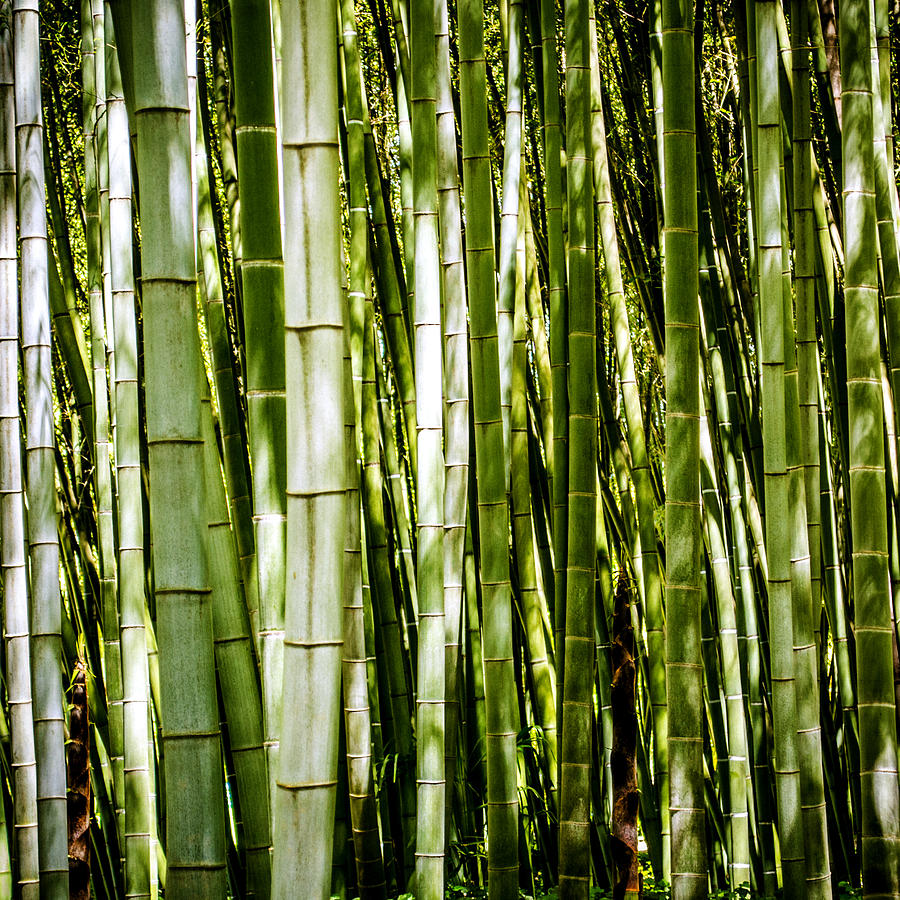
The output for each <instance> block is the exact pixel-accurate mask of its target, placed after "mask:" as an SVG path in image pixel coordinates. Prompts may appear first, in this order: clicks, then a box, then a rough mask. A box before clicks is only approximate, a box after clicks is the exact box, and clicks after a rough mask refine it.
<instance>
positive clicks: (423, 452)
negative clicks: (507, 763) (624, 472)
mask: <svg viewBox="0 0 900 900" xmlns="http://www.w3.org/2000/svg"><path fill="white" fill-rule="evenodd" d="M410 12H411V15H412V23H413V27H412V29H411V33H410V70H411V71H410V81H411V89H410V104H411V112H412V166H413V171H412V175H413V212H414V218H415V269H414V277H415V282H414V283H415V307H414V309H415V314H414V316H413V320H414V329H415V354H414V359H415V371H416V410H417V414H418V415H417V420H418V434H417V437H416V447H417V453H418V463H419V469H418V477H417V479H416V500H417V507H418V509H417V529H416V537H417V560H416V589H417V597H418V603H419V618H418V633H419V649H418V670H417V675H416V689H417V697H416V785H417V791H416V794H417V801H416V895H417V896H418V897H420V898H421V900H442V898H443V896H444V827H445V815H444V802H445V794H446V787H445V781H446V778H445V773H444V735H445V727H444V726H445V723H444V699H445V697H444V693H445V687H446V685H445V658H446V657H445V650H444V592H443V585H444V577H443V573H444V453H443V413H444V409H443V405H444V404H443V365H442V356H443V354H442V343H443V341H442V329H441V280H440V278H441V273H440V256H439V244H438V236H439V223H438V202H437V201H438V195H437V149H438V147H437V121H436V117H435V107H436V101H435V97H434V84H435V81H436V66H437V58H436V52H435V37H434V35H435V25H436V20H435V5H434V2H433V0H419V2H416V0H414V2H413V4H412V8H411V10H410Z"/></svg>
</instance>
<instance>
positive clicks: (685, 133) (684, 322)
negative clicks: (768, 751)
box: [661, 0, 707, 900]
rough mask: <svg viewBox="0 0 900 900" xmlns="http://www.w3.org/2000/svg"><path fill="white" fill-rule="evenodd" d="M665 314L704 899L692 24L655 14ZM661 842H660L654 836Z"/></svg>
mask: <svg viewBox="0 0 900 900" xmlns="http://www.w3.org/2000/svg"><path fill="white" fill-rule="evenodd" d="M661 24H662V35H661V42H662V95H663V115H662V127H663V145H662V161H663V172H662V181H663V219H664V224H663V246H662V254H663V259H664V267H663V271H664V275H663V277H664V295H665V304H666V357H667V359H669V360H671V361H677V364H672V363H670V364H669V365H668V366H667V367H666V606H667V628H666V638H665V641H666V693H667V696H668V697H669V698H671V700H672V702H671V703H670V704H669V708H668V732H667V737H668V743H669V781H668V786H669V791H668V796H665V791H664V789H663V791H661V793H663V798H662V802H663V803H664V804H666V803H667V804H668V807H669V811H670V816H671V829H672V837H671V867H672V897H673V900H687V898H699V897H702V896H704V895H705V894H706V869H707V865H706V855H705V853H704V843H705V842H704V830H705V822H704V820H705V814H704V802H703V782H702V780H701V775H702V771H703V768H702V767H703V762H702V752H703V743H702V734H703V732H702V723H701V716H702V713H703V700H702V696H703V695H702V682H703V678H702V669H701V657H700V633H701V632H700V568H699V567H700V547H701V531H700V479H699V475H700V471H699V468H700V421H699V415H700V396H699V385H698V372H699V371H700V369H699V354H700V338H699V316H698V303H697V296H698V287H699V285H698V278H699V275H698V272H699V269H698V238H697V202H696V183H697V166H696V122H695V109H694V104H693V103H692V102H690V101H686V100H685V99H684V97H685V96H687V95H690V96H693V94H694V84H695V77H696V76H695V72H694V33H693V15H692V12H691V8H690V6H689V5H687V4H684V3H683V2H676V0H669V2H663V4H662V23H661ZM663 837H665V835H664V836H663Z"/></svg>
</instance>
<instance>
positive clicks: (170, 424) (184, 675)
mask: <svg viewBox="0 0 900 900" xmlns="http://www.w3.org/2000/svg"><path fill="white" fill-rule="evenodd" d="M131 25H132V46H133V50H134V60H133V62H134V75H135V78H134V81H135V109H134V118H135V120H136V123H137V138H138V175H139V178H140V213H141V234H142V245H141V248H142V255H141V263H142V286H143V291H142V295H143V322H144V352H145V385H146V410H147V440H148V444H149V453H150V521H151V529H152V530H151V539H152V547H153V574H154V587H155V591H156V628H157V636H158V640H159V652H160V660H161V663H162V664H161V665H160V673H159V677H160V684H159V688H160V699H161V703H162V709H161V725H162V738H161V750H162V752H163V753H164V755H165V767H164V777H165V805H166V810H165V829H166V863H167V874H166V896H167V897H171V898H174V900H178V898H182V897H196V896H211V897H216V896H221V895H222V894H224V892H225V829H224V821H223V812H224V808H225V806H224V798H223V790H222V756H221V748H220V740H219V725H218V710H217V703H216V688H215V662H214V655H213V627H212V609H211V606H210V601H209V574H208V567H207V547H206V545H207V541H206V530H207V527H206V523H207V518H206V516H207V513H206V496H205V495H206V491H205V485H204V479H203V443H202V442H203V432H202V408H201V400H200V393H199V391H198V390H197V386H198V384H199V378H200V374H201V371H202V368H201V355H200V342H199V337H198V335H197V331H196V329H195V328H194V327H193V323H194V321H195V317H196V302H197V298H196V257H195V246H194V221H193V213H192V210H193V187H192V183H191V155H192V154H191V147H192V138H193V135H192V134H191V132H190V119H189V97H188V81H187V69H186V54H185V18H184V4H183V2H182V0H151V2H148V3H134V4H132V6H131ZM186 323H191V325H190V326H189V327H186ZM152 684H153V682H152V668H151V685H152ZM187 684H190V690H186V685H187ZM161 876H162V873H160V877H161Z"/></svg>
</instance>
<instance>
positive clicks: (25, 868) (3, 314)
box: [0, 0, 39, 900]
mask: <svg viewBox="0 0 900 900" xmlns="http://www.w3.org/2000/svg"><path fill="white" fill-rule="evenodd" d="M12 6H13V4H12V0H4V2H3V3H2V4H0V117H2V118H0V459H2V460H3V464H2V465H0V571H2V575H3V634H4V639H5V644H6V685H7V704H8V708H9V720H10V722H9V725H10V737H11V747H10V768H11V775H12V777H11V789H12V793H13V823H12V824H13V827H14V829H15V831H14V833H15V841H14V846H15V854H16V858H17V862H18V880H17V884H18V890H19V894H20V896H21V897H22V900H36V898H37V897H38V856H39V851H38V825H37V821H38V819H37V768H36V765H35V754H34V749H35V747H34V724H33V721H32V708H33V707H32V688H31V684H32V681H31V657H30V647H29V644H30V642H31V639H30V634H29V632H30V623H29V621H28V606H29V598H28V588H29V585H28V568H27V562H26V558H25V510H24V504H23V491H22V436H21V426H20V422H19V392H18V386H19V303H18V271H17V269H18V266H17V247H16V141H15V135H16V129H15V121H16V119H15V95H14V82H13V33H12V31H13V23H12Z"/></svg>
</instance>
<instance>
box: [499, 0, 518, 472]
mask: <svg viewBox="0 0 900 900" xmlns="http://www.w3.org/2000/svg"><path fill="white" fill-rule="evenodd" d="M523 24H524V23H523V16H522V3H521V2H520V0H509V3H508V25H507V30H506V31H505V32H504V34H505V36H506V51H507V52H506V64H507V69H506V106H505V109H504V112H505V125H504V132H503V184H502V193H501V197H502V200H501V206H500V248H499V250H500V255H499V258H498V265H499V279H500V280H499V285H498V292H497V339H498V341H499V346H500V410H501V412H502V414H503V452H504V454H505V458H506V468H507V470H508V469H509V459H510V449H509V448H510V406H511V388H512V370H513V365H512V358H513V330H514V328H513V311H514V307H515V296H516V242H517V236H518V233H519V224H518V223H519V181H520V176H521V169H522V135H523V128H522V88H523V82H524V78H525V73H524V60H523V53H522V43H523V39H524V36H525V35H524V30H523ZM509 478H510V476H509V472H507V476H506V480H507V485H508V484H509Z"/></svg>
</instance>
